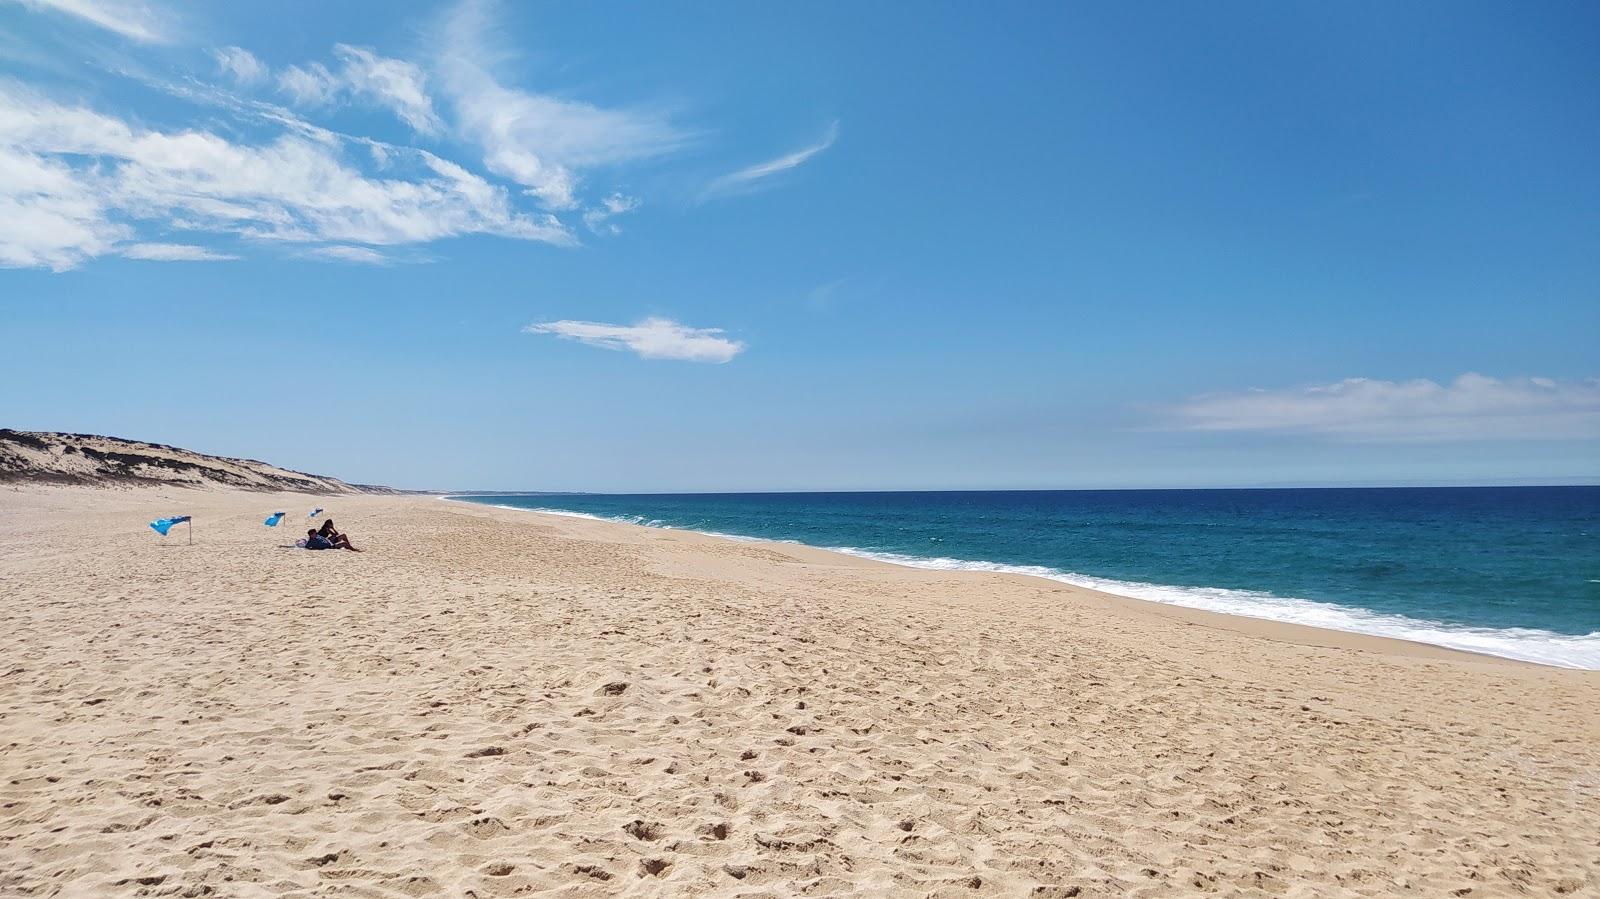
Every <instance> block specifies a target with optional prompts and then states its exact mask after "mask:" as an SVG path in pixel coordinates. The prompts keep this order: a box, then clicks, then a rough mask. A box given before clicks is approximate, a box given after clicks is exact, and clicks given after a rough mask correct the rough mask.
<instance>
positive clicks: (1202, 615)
mask: <svg viewBox="0 0 1600 899" xmlns="http://www.w3.org/2000/svg"><path fill="white" fill-rule="evenodd" d="M479 495H485V494H457V495H449V494H439V495H437V496H436V497H435V498H436V499H439V500H444V501H446V502H451V503H456V504H459V505H463V506H476V507H479V508H491V509H502V510H505V511H508V512H518V513H524V514H533V515H540V516H548V517H552V518H567V519H573V520H577V521H591V522H595V523H599V524H606V525H615V526H620V527H628V528H642V529H645V530H650V531H665V532H671V533H678V534H693V535H696V536H700V537H705V538H709V539H715V540H728V541H733V542H737V543H749V544H754V545H760V546H765V547H769V548H771V549H774V550H778V551H782V550H784V549H791V548H802V549H805V550H808V551H811V552H820V553H827V554H829V555H832V556H835V557H838V558H840V559H854V560H859V561H867V562H872V563H874V564H881V565H889V566H893V567H896V568H903V569H911V570H918V571H932V572H946V573H952V574H954V573H964V574H976V575H1000V576H1002V577H1007V578H1025V579H1028V580H1029V581H1035V582H1044V583H1047V584H1050V585H1052V586H1053V587H1056V588H1062V589H1063V592H1064V593H1065V594H1067V595H1068V596H1073V597H1076V598H1081V594H1088V595H1092V596H1094V597H1098V598H1100V599H1102V600H1112V601H1116V602H1123V603H1132V604H1135V605H1134V606H1133V608H1137V609H1140V610H1142V611H1144V612H1145V613H1148V614H1163V615H1166V616H1167V617H1169V618H1175V619H1180V620H1184V621H1187V622H1190V623H1194V624H1200V625H1205V626H1209V627H1220V628H1224V629H1227V630H1231V631H1234V632H1236V633H1245V634H1250V635H1252V636H1258V637H1262V638H1266V639H1279V640H1285V641H1287V642H1291V643H1297V644H1305V645H1323V646H1338V647H1342V648H1351V649H1366V650H1369V651H1377V652H1388V653H1401V654H1407V655H1413V656H1419V657H1428V658H1437V657H1462V658H1469V659H1476V660H1482V661H1490V662H1494V663H1505V664H1516V665H1529V666H1535V667H1540V668H1551V669H1556V670H1563V671H1589V672H1595V671H1600V666H1594V667H1590V666H1586V665H1583V664H1577V663H1572V662H1566V661H1551V660H1548V659H1537V658H1527V657H1520V656H1514V655H1502V654H1499V653H1495V652H1491V651H1488V650H1484V649H1475V648H1467V647H1462V646H1452V645H1448V644H1444V643H1437V642H1432V641H1429V640H1423V639H1410V638H1407V637H1401V636H1395V635H1392V634H1385V633H1372V632H1368V631H1360V630H1352V629H1346V628H1340V627H1332V626H1323V625H1316V624H1307V623H1304V622H1299V621H1292V620H1284V619H1281V618H1273V617H1269V616H1267V615H1264V614H1262V615H1256V614H1250V613H1248V612H1232V611H1221V610H1218V609H1213V608H1206V607H1204V606H1196V605H1187V604H1185V603H1183V602H1178V601H1163V600H1158V599H1150V598H1147V597H1141V596H1133V595H1129V594H1127V593H1119V592H1116V589H1115V585H1120V584H1125V585H1126V586H1129V587H1134V588H1138V587H1144V586H1148V587H1153V588H1157V589H1171V590H1174V591H1184V590H1190V591H1192V590H1199V589H1215V588H1192V587H1170V588H1169V587H1168V585H1161V584H1149V585H1143V584H1138V583H1133V582H1119V581H1115V580H1114V579H1110V578H1096V577H1092V576H1077V577H1081V578H1084V579H1088V580H1095V581H1101V582H1105V583H1110V584H1113V585H1114V586H1112V587H1110V588H1107V587H1102V586H1098V585H1091V584H1085V583H1080V582H1078V581H1074V580H1070V579H1068V577H1069V576H1072V575H1070V573H1066V572H1063V573H1062V576H1059V577H1058V576H1053V575H1052V574H1050V573H1045V572H1046V571H1047V570H1048V571H1053V569H1049V567H1048V566H1042V565H1040V566H1017V565H1006V564H1002V563H990V562H985V561H982V560H957V559H944V558H935V559H927V560H925V561H927V562H928V564H919V563H921V562H922V561H924V560H923V559H921V558H919V557H913V556H900V557H898V558H892V557H886V556H888V555H890V554H880V553H870V552H866V551H852V550H851V549H850V548H846V547H830V546H814V545H812V544H808V543H801V542H799V541H790V540H775V539H769V538H763V537H752V536H747V535H743V534H727V533H718V532H714V531H699V530H694V529H690V528H680V527H675V526H672V525H665V524H641V523H637V522H629V521H623V520H618V519H615V518H606V517H603V516H598V515H592V514H589V513H586V512H573V511H568V510H562V509H527V508H522V507H519V506H508V505H503V504H496V503H483V502H475V501H473V500H471V499H466V498H464V497H467V496H479ZM491 495H493V494H491ZM507 495H510V494H507ZM939 562H959V563H962V564H964V565H967V566H970V567H945V566H940V565H938V564H936V563H939ZM1021 568H1036V569H1040V571H1026V570H1017V569H1021ZM1229 592H1243V591H1229ZM1274 599H1282V598H1280V597H1274ZM1290 601H1292V602H1300V603H1308V604H1312V605H1317V606H1330V607H1333V608H1337V609H1339V610H1340V611H1341V612H1345V613H1360V614H1366V615H1370V616H1372V617H1373V618H1375V619H1392V620H1403V621H1405V622H1407V623H1408V624H1412V625H1416V626H1423V627H1430V626H1431V627H1435V628H1437V629H1438V631H1439V632H1441V633H1446V634H1449V633H1451V632H1452V631H1455V632H1459V633H1461V634H1463V635H1469V634H1473V633H1475V632H1478V631H1482V632H1491V633H1492V632H1496V631H1498V630H1500V629H1493V628H1474V627H1471V626H1467V625H1454V624H1450V623H1447V622H1436V621H1432V620H1428V619H1412V618H1403V617H1402V616H1398V615H1391V614H1386V613H1377V612H1373V611H1372V610H1369V609H1363V608H1360V607H1347V606H1339V605H1337V604H1334V603H1322V602H1317V601H1312V600H1290ZM1352 617H1355V616H1354V615H1352ZM1541 633H1545V632H1541ZM1548 635H1549V636H1550V637H1556V638H1560V637H1568V636H1572V635H1565V634H1556V633H1553V632H1548ZM1589 636H1593V635H1589ZM1581 638H1582V637H1581V636H1580V637H1579V639H1581ZM1373 641H1376V642H1373Z"/></svg>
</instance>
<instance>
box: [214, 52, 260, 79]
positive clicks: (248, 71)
mask: <svg viewBox="0 0 1600 899" xmlns="http://www.w3.org/2000/svg"><path fill="white" fill-rule="evenodd" d="M211 57H212V58H213V59H215V60H216V61H217V68H218V69H220V70H221V71H222V73H223V74H224V75H227V76H228V77H229V78H232V79H233V80H234V81H235V82H237V83H239V84H243V85H254V84H260V83H261V82H263V81H266V80H267V65H266V63H264V62H262V61H261V60H259V59H256V56H255V54H254V53H251V52H250V51H249V50H246V49H244V48H243V47H223V48H222V49H220V50H213V51H211Z"/></svg>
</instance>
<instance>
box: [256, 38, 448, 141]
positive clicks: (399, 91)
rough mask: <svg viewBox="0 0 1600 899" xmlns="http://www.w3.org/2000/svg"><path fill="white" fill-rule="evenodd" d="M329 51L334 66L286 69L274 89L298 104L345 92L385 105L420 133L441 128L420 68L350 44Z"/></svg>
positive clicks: (326, 100) (318, 103) (314, 64)
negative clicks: (335, 65)
mask: <svg viewBox="0 0 1600 899" xmlns="http://www.w3.org/2000/svg"><path fill="white" fill-rule="evenodd" d="M333 55H334V56H335V57H337V58H338V60H339V66H338V68H337V69H329V68H328V67H327V66H325V65H323V64H322V63H320V62H312V63H307V64H306V65H304V66H289V67H287V68H285V69H284V70H283V71H281V72H279V73H278V89H279V90H281V91H283V92H284V93H286V94H288V95H289V96H290V98H291V99H292V100H293V101H294V102H295V103H296V104H298V105H301V106H325V105H327V104H329V103H332V102H334V101H335V100H338V99H340V98H341V97H343V96H345V95H347V94H348V95H349V96H350V97H352V98H357V99H365V100H369V101H371V102H373V103H376V104H378V105H379V106H382V107H384V108H386V109H388V110H389V111H391V112H393V113H394V114H395V115H396V116H398V117H399V119H400V120H401V121H402V122H405V123H406V124H407V125H408V126H410V127H411V129H412V130H413V131H416V132H418V133H419V134H427V135H434V134H438V133H439V132H440V131H441V130H442V129H443V127H444V126H443V123H442V122H441V121H440V120H439V115H438V113H436V112H435V111H434V108H433V100H432V99H431V98H430V97H429V96H428V91H427V75H426V74H424V73H423V71H422V69H421V68H420V67H418V66H417V65H415V64H413V63H409V62H405V61H403V60H399V59H390V58H388V57H384V56H379V55H377V54H376V53H374V52H372V51H371V50H368V49H365V48H363V47H353V46H351V45H349V44H335V45H334V47H333Z"/></svg>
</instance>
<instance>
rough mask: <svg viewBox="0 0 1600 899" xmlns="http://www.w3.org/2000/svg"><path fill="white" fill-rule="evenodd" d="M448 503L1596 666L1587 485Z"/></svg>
mask: <svg viewBox="0 0 1600 899" xmlns="http://www.w3.org/2000/svg"><path fill="white" fill-rule="evenodd" d="M457 498H458V499H466V500H470V501H473V502H479V503H487V504H490V505H497V506H506V507H510V508H518V509H528V510H544V511H554V512H560V513H564V514H577V515H586V516H593V517H597V518H604V519H612V520H618V521H627V522H632V523H636V524H647V525H653V526H657V527H672V528H683V529H688V530H695V531H704V532H709V533H715V534H723V535H730V536H739V537H753V538H761V539H767V540H787V541H794V542H798V543H804V544H809V545H812V546H818V547H824V548H828V549H836V550H840V551H842V552H848V553H853V554H856V555H862V556H869V557H872V558H878V559H883V560H886V561H891V562H896V563H899V564H904V565H914V566H919V567H926V568H945V569H969V570H993V571H1012V572H1021V573H1027V574H1035V575H1040V576H1043V577H1050V578H1054V579H1056V580H1061V581H1066V582H1069V583H1074V584H1080V585H1084V586H1089V587H1094V588H1096V589H1100V590H1105V591H1107V592H1110V593H1117V594H1121V595H1124V596H1133V597H1138V598H1141V599H1149V600H1154V601H1157V602H1165V603H1171V604H1174V605H1182V606H1189V607H1193V608H1201V609H1210V610H1213V611H1220V612H1227V613H1230V614H1236V615H1248V616H1252V617H1258V618H1269V619H1274V620H1279V621H1291V622H1298V623H1302V624H1311V625H1317V626H1320V627H1331V628H1335V629H1339V630H1347V631H1354V632H1357V633H1368V634H1377V635H1382V636H1392V637H1401V638H1404V639H1410V640H1419V641H1422V642H1426V643H1435V644H1438V645H1442V646H1451V647H1455V648H1459V649H1468V650H1473V651H1477V652H1485V653H1490V654H1493V655H1501V656H1506V657H1510V658H1518V659H1526V660H1530V661H1539V662H1546V663H1549V664H1555V665H1564V666H1569V667H1578V668H1591V669H1600V487H1505V488H1501V487H1484V488H1389V489H1317V490H1310V489H1308V490H1118V491H1003V492H938V493H767V494H759V493H740V494H639V495H593V494H581V495H574V494H541V495H533V494H501V495H491V494H478V495H473V496H470V497H457Z"/></svg>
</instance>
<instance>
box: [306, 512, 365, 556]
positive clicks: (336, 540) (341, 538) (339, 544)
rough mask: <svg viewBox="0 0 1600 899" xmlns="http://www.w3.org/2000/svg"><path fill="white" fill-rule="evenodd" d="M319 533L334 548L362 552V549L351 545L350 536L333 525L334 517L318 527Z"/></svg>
mask: <svg viewBox="0 0 1600 899" xmlns="http://www.w3.org/2000/svg"><path fill="white" fill-rule="evenodd" d="M317 535H318V536H320V537H322V538H323V539H324V540H327V541H328V543H329V544H330V545H331V546H332V548H333V549H348V550H350V551H351V552H353V553H358V552H361V550H359V549H356V548H355V547H354V546H352V545H350V538H349V537H347V536H345V535H344V534H341V533H340V532H339V530H338V529H337V528H335V527H334V526H333V519H332V518H330V519H328V520H327V521H324V522H323V523H322V527H320V528H317Z"/></svg>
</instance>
